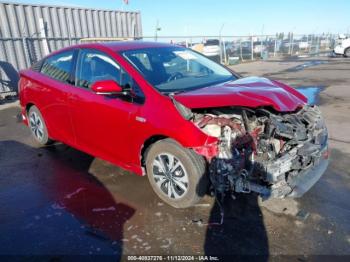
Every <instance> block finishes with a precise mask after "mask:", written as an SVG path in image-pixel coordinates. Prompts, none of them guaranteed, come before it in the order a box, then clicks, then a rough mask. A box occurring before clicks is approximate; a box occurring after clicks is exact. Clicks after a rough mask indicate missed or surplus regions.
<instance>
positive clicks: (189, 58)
mask: <svg viewBox="0 0 350 262" xmlns="http://www.w3.org/2000/svg"><path fill="white" fill-rule="evenodd" d="M122 55H123V56H124V57H125V58H126V59H127V60H128V61H130V63H132V64H133V65H134V67H136V68H137V69H138V70H139V71H140V72H141V73H142V74H143V76H144V77H145V78H146V80H147V81H148V82H149V83H150V84H152V85H153V86H154V87H155V88H156V89H158V90H159V91H160V92H165V93H170V92H183V91H187V90H193V89H197V88H201V87H205V86H210V85H214V84H219V83H223V82H226V81H229V80H234V79H236V77H235V76H234V75H232V73H231V72H230V71H228V70H227V69H225V68H224V67H223V66H221V65H219V64H217V63H215V62H213V61H211V60H210V59H208V58H206V57H205V56H202V55H200V54H198V53H196V52H193V51H191V50H190V49H186V48H182V47H176V46H174V47H162V48H146V49H137V50H128V51H124V52H122Z"/></svg>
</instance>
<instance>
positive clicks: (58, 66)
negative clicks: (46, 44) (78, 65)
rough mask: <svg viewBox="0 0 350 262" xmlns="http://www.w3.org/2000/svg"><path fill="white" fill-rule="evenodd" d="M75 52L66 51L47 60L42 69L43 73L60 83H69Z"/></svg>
mask: <svg viewBox="0 0 350 262" xmlns="http://www.w3.org/2000/svg"><path fill="white" fill-rule="evenodd" d="M73 54H74V51H73V50H70V51H66V52H62V53H59V54H57V55H53V56H50V57H49V58H47V59H46V60H45V61H44V63H43V65H42V67H41V71H40V72H41V73H42V74H44V75H47V76H49V77H51V78H53V79H56V80H58V81H61V82H64V83H69V82H70V81H69V80H70V79H71V70H72V66H73Z"/></svg>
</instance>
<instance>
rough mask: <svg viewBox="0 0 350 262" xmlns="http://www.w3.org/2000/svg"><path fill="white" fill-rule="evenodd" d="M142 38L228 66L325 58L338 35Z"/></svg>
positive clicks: (281, 34)
mask: <svg viewBox="0 0 350 262" xmlns="http://www.w3.org/2000/svg"><path fill="white" fill-rule="evenodd" d="M143 39H144V40H150V41H160V42H168V43H173V44H178V45H182V46H186V47H189V48H192V49H194V50H196V51H198V52H200V53H203V54H204V55H207V56H208V57H210V58H212V59H213V60H216V61H218V62H221V63H223V64H226V65H232V64H235V63H239V62H244V61H252V60H258V59H269V58H281V57H292V56H297V57H307V56H317V55H329V54H331V53H332V51H333V49H334V46H335V45H336V44H337V41H338V40H337V39H338V35H335V34H322V35H316V34H308V35H294V34H293V33H289V34H287V35H285V34H283V33H280V34H276V35H256V36H178V37H176V36H173V37H168V36H167V37H160V36H158V37H157V39H156V38H155V37H143Z"/></svg>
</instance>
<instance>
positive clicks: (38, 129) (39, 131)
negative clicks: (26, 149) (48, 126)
mask: <svg viewBox="0 0 350 262" xmlns="http://www.w3.org/2000/svg"><path fill="white" fill-rule="evenodd" d="M29 123H30V129H31V130H32V133H33V135H34V136H35V137H36V139H38V140H39V141H42V140H43V138H44V125H43V121H42V120H41V118H40V117H39V115H38V114H37V113H36V112H32V113H31V114H30V116H29Z"/></svg>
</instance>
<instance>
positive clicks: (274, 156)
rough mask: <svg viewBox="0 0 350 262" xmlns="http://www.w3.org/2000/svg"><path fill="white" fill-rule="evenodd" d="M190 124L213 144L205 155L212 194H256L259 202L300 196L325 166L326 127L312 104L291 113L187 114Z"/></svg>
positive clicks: (235, 110) (202, 111)
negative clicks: (191, 122) (189, 117)
mask: <svg viewBox="0 0 350 262" xmlns="http://www.w3.org/2000/svg"><path fill="white" fill-rule="evenodd" d="M191 120H192V121H193V122H194V124H195V125H196V126H197V127H198V128H200V129H201V130H202V131H203V132H204V133H206V134H207V135H209V136H213V137H216V138H217V139H218V142H217V143H215V144H211V145H207V146H206V147H201V148H194V150H195V151H196V152H197V153H199V154H202V155H204V156H206V158H207V160H208V162H209V176H210V180H211V183H212V187H213V189H214V191H215V192H216V193H220V194H222V195H224V194H226V193H231V194H232V195H233V194H234V193H250V192H256V193H258V194H259V195H260V196H261V197H262V198H263V199H267V198H270V197H273V198H283V197H287V196H289V197H299V196H301V195H303V194H304V193H305V192H306V191H308V190H309V189H310V188H311V187H312V186H313V185H314V184H315V183H316V182H317V180H318V179H319V178H320V177H321V175H322V174H323V173H324V172H325V170H326V168H327V165H328V146H327V139H328V134H327V129H326V126H325V123H324V120H323V117H322V116H321V113H320V111H319V109H318V107H317V106H307V105H306V106H304V107H302V108H300V109H298V110H297V111H295V112H292V113H290V112H289V113H281V112H276V111H273V110H272V109H271V110H269V109H266V108H258V109H250V108H239V107H225V108H210V109H197V110H192V118H191Z"/></svg>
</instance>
